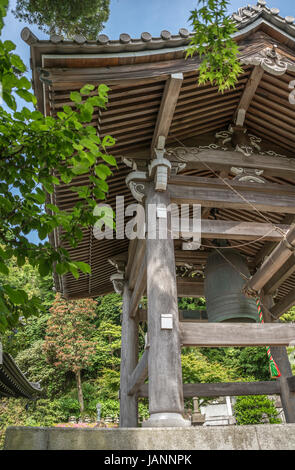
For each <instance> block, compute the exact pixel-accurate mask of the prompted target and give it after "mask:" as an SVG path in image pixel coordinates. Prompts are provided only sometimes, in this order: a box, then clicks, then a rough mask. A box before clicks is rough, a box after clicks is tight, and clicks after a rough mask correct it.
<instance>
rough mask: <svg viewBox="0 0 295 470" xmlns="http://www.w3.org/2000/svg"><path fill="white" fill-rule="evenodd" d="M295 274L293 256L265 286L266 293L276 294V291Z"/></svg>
mask: <svg viewBox="0 0 295 470" xmlns="http://www.w3.org/2000/svg"><path fill="white" fill-rule="evenodd" d="M294 272H295V257H294V256H291V257H290V258H289V259H288V260H287V261H286V263H285V264H283V266H282V267H281V268H280V269H279V270H278V271H277V272H276V274H275V275H274V276H273V277H272V278H271V279H270V280H269V281H268V282H267V283H266V284H265V286H264V292H265V293H266V294H274V293H275V292H276V290H277V289H278V288H279V287H280V286H281V285H282V284H283V283H284V282H285V281H286V280H287V279H288V278H289V277H290V276H292V274H293V273H294Z"/></svg>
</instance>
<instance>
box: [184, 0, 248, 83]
mask: <svg viewBox="0 0 295 470" xmlns="http://www.w3.org/2000/svg"><path fill="white" fill-rule="evenodd" d="M198 4H199V5H202V7H201V8H198V9H195V10H193V11H191V16H190V18H189V19H190V21H191V22H192V26H193V30H194V36H193V38H192V40H191V43H190V47H189V49H188V51H187V57H190V56H193V54H194V53H197V54H199V56H200V57H201V59H202V63H201V65H200V68H199V84H204V83H207V82H208V81H209V82H210V83H211V84H212V85H216V86H218V88H219V91H221V92H223V91H224V90H226V89H228V88H230V87H232V86H234V85H235V83H236V82H237V78H238V75H239V74H240V73H241V72H242V68H241V66H240V64H239V62H238V52H239V50H238V46H237V43H236V42H235V41H234V39H232V35H233V34H234V33H235V32H236V27H235V24H234V23H233V21H232V19H231V18H230V17H229V16H228V15H227V7H228V5H229V1H228V0H198Z"/></svg>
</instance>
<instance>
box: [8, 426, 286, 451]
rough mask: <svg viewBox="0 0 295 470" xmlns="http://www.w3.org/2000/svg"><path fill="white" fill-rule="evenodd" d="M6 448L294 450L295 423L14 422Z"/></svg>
mask: <svg viewBox="0 0 295 470" xmlns="http://www.w3.org/2000/svg"><path fill="white" fill-rule="evenodd" d="M5 449H7V450H108V451H112V450H295V424H261V425H259V426H217V427H214V426H213V427H210V426H209V427H205V426H197V427H193V426H192V427H181V428H165V429H163V428H144V429H142V428H129V429H127V428H125V429H119V428H117V429H82V428H81V429H77V428H75V429H71V428H37V427H24V426H22V427H16V426H11V427H8V428H7V430H6V436H5Z"/></svg>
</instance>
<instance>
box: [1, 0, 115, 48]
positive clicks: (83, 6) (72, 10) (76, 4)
mask: <svg viewBox="0 0 295 470" xmlns="http://www.w3.org/2000/svg"><path fill="white" fill-rule="evenodd" d="M4 3H6V2H4ZM109 4H110V1H109V0H83V1H81V0H64V1H63V2H61V1H60V0H50V1H48V0H38V2H36V1H34V0H17V2H16V9H15V11H14V12H13V13H14V14H15V16H16V17H17V18H19V19H20V20H22V21H24V22H25V23H30V24H32V23H33V24H36V25H37V26H38V27H39V28H40V29H42V30H43V31H45V32H46V33H50V34H53V33H57V34H64V35H65V36H67V37H70V38H71V37H73V36H74V35H75V34H83V35H85V36H86V37H87V38H88V39H96V37H97V35H98V33H99V32H100V31H101V30H102V29H103V27H104V23H105V22H106V21H107V20H108V17H109Z"/></svg>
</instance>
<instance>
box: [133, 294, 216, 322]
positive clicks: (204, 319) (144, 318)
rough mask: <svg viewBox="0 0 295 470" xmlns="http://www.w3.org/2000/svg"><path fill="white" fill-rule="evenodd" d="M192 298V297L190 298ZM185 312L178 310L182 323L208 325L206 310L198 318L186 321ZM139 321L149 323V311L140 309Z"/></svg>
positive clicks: (138, 313) (138, 312)
mask: <svg viewBox="0 0 295 470" xmlns="http://www.w3.org/2000/svg"><path fill="white" fill-rule="evenodd" d="M189 297H191V296H189ZM184 312H185V311H184V310H178V313H179V321H180V322H193V323H208V319H207V316H206V314H205V313H206V312H205V311H204V310H201V311H200V312H202V313H200V315H199V316H198V318H191V316H190V318H187V319H185V318H184ZM189 312H190V313H191V312H193V310H190V311H189ZM136 318H137V321H139V322H146V321H147V310H146V309H144V308H139V309H138V310H137V317H136Z"/></svg>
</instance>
